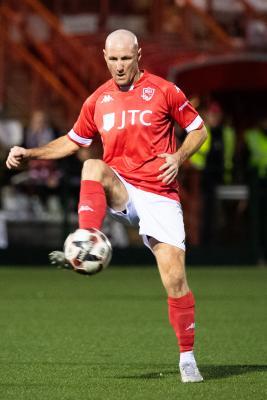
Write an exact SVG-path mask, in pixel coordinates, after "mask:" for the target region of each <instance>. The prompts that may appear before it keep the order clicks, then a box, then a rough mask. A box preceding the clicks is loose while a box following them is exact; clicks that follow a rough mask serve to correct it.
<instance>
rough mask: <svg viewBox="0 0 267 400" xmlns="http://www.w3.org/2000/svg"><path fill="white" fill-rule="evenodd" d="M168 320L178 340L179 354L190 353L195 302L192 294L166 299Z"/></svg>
mask: <svg viewBox="0 0 267 400" xmlns="http://www.w3.org/2000/svg"><path fill="white" fill-rule="evenodd" d="M168 304H169V320H170V324H171V325H172V327H173V329H174V332H175V334H176V336H177V339H178V344H179V346H180V352H184V351H191V350H193V346H194V337H195V300H194V296H193V293H192V292H189V293H187V294H186V295H185V296H182V297H179V298H174V297H168Z"/></svg>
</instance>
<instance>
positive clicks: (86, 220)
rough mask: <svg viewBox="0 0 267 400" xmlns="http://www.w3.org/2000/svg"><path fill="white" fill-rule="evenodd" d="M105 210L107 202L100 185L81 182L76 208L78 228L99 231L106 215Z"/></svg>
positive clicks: (92, 182) (85, 181)
mask: <svg viewBox="0 0 267 400" xmlns="http://www.w3.org/2000/svg"><path fill="white" fill-rule="evenodd" d="M106 209H107V201H106V195H105V192H104V188H103V186H102V184H101V183H100V182H97V181H89V180H84V181H81V189H80V201H79V207H78V214H79V228H81V229H89V228H96V229H100V228H101V226H102V223H103V220H104V217H105V214H106Z"/></svg>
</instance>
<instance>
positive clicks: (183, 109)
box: [167, 85, 203, 133]
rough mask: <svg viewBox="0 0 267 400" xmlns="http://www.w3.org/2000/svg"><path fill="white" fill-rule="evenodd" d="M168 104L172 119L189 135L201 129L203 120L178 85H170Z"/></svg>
mask: <svg viewBox="0 0 267 400" xmlns="http://www.w3.org/2000/svg"><path fill="white" fill-rule="evenodd" d="M167 103H168V108H169V112H170V115H171V117H172V118H173V119H174V120H175V121H176V122H177V123H178V124H179V125H180V127H181V128H182V129H185V130H186V132H187V133H189V132H191V131H193V130H195V129H200V128H201V127H202V126H203V120H202V118H201V117H200V115H199V114H198V112H197V111H196V110H195V109H194V107H193V106H192V104H191V103H190V101H189V100H188V99H187V98H186V96H185V94H184V93H183V91H182V90H181V89H179V88H178V87H177V86H176V85H170V86H169V88H168V90H167Z"/></svg>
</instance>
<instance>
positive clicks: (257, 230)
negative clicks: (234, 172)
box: [245, 117, 267, 264]
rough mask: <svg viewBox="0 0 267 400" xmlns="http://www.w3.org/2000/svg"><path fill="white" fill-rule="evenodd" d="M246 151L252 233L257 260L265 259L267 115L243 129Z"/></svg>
mask: <svg viewBox="0 0 267 400" xmlns="http://www.w3.org/2000/svg"><path fill="white" fill-rule="evenodd" d="M245 144H246V149H247V152H248V167H249V168H248V172H249V174H248V176H249V184H250V209H251V219H252V230H253V232H252V235H253V237H254V238H255V244H256V247H257V248H256V251H257V254H258V257H259V262H260V263H263V264H266V261H267V212H266V205H267V117H264V118H263V119H261V121H260V124H259V126H258V127H255V128H251V129H247V130H246V131H245Z"/></svg>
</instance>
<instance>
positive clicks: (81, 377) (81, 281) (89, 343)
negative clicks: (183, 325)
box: [0, 266, 267, 400]
mask: <svg viewBox="0 0 267 400" xmlns="http://www.w3.org/2000/svg"><path fill="white" fill-rule="evenodd" d="M188 276H189V282H190V285H191V288H192V289H193V290H194V293H195V297H196V300H197V314H196V315H197V336H196V348H195V350H196V355H197V359H198V363H199V367H200V369H201V371H202V373H203V375H204V378H205V382H204V383H200V384H182V383H180V380H179V376H178V372H177V371H178V370H177V362H178V354H177V347H176V338H175V335H174V333H173V332H172V329H171V328H170V326H169V323H168V318H167V306H166V299H165V293H164V290H163V289H162V287H161V283H160V279H159V276H158V273H157V270H156V268H151V267H143V268H133V267H125V268H116V267H114V266H111V267H109V268H108V269H107V270H106V271H105V272H103V273H101V274H99V275H96V276H93V277H85V276H81V275H78V274H75V273H73V272H70V271H62V270H56V269H55V270H54V269H52V268H40V267H36V268H23V267H20V268H19V267H17V268H15V267H9V268H7V267H6V268H4V267H3V268H0V340H1V342H0V343H1V348H0V399H1V400H10V399H12V400H13V399H14V400H22V399H23V400H28V399H29V400H48V399H49V400H57V399H58V400H65V399H69V400H85V399H86V400H94V399H99V400H113V399H114V400H115V399H116V400H135V399H140V400H149V399H151V400H152V399H153V400H174V399H175V400H177V399H183V400H187V399H190V400H191V399H205V400H209V399H212V400H217V399H223V400H229V399H241V400H244V399H250V400H251V399H253V400H258V399H267V336H266V332H267V318H266V315H267V314H266V312H267V311H266V310H267V290H266V289H267V287H266V286H267V284H266V282H267V269H259V268H256V267H254V268H249V267H246V268H234V267H233V268H230V267H228V268H221V267H220V268H189V269H188Z"/></svg>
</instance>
